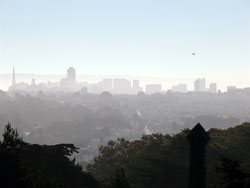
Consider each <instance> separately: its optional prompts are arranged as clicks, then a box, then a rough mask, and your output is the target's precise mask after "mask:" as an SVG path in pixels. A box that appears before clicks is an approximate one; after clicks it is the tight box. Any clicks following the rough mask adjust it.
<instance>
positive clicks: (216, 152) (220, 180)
mask: <svg viewBox="0 0 250 188" xmlns="http://www.w3.org/2000/svg"><path fill="white" fill-rule="evenodd" d="M189 132H190V130H189V129H185V130H183V131H181V132H180V133H178V134H176V135H173V136H171V135H162V134H153V135H145V136H143V137H142V138H141V139H140V140H135V141H127V140H125V139H118V140H117V141H110V142H109V143H108V145H107V146H102V147H101V148H100V154H99V156H97V157H96V158H95V160H94V162H93V164H91V165H89V166H88V170H89V171H90V172H91V173H92V174H93V175H94V176H95V177H96V178H97V179H98V180H99V181H100V182H102V184H103V186H104V187H111V186H112V185H114V182H116V183H117V182H120V184H122V183H121V182H124V184H126V185H128V186H123V187H135V188H144V187H148V188H150V187H152V188H161V187H162V188H163V187H169V188H184V187H187V184H188V182H187V181H188V164H189V144H188V142H187V140H186V136H187V134H188V133H189ZM208 133H209V136H210V141H209V143H208V146H207V158H206V162H207V187H209V188H210V187H211V188H212V187H220V188H222V187H237V185H242V184H243V185H244V186H242V187H249V184H248V185H247V182H249V176H248V174H249V172H250V147H249V143H250V123H244V124H242V125H239V126H236V127H234V128H228V129H226V130H222V129H210V130H209V131H208ZM230 181H232V183H231V184H234V185H235V186H231V184H230ZM128 182H129V183H128ZM235 182H236V183H235ZM237 183H238V184H237ZM229 184H230V185H229Z"/></svg>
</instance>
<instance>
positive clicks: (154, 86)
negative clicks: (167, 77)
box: [146, 84, 161, 94]
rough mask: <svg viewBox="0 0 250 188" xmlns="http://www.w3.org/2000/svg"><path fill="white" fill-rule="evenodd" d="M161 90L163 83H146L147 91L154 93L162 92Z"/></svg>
mask: <svg viewBox="0 0 250 188" xmlns="http://www.w3.org/2000/svg"><path fill="white" fill-rule="evenodd" d="M160 92H161V84H148V85H146V93H147V94H153V93H160Z"/></svg>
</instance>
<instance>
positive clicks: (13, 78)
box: [12, 67, 16, 86]
mask: <svg viewBox="0 0 250 188" xmlns="http://www.w3.org/2000/svg"><path fill="white" fill-rule="evenodd" d="M14 85H16V73H15V67H13V72H12V86H14Z"/></svg>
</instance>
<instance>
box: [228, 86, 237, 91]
mask: <svg viewBox="0 0 250 188" xmlns="http://www.w3.org/2000/svg"><path fill="white" fill-rule="evenodd" d="M236 89H237V87H236V86H227V91H233V90H236Z"/></svg>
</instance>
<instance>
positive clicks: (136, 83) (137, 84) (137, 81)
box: [133, 80, 140, 89]
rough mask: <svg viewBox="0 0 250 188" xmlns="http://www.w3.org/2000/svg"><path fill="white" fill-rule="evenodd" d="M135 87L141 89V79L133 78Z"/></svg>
mask: <svg viewBox="0 0 250 188" xmlns="http://www.w3.org/2000/svg"><path fill="white" fill-rule="evenodd" d="M133 88H134V89H139V88H140V82H139V80H133Z"/></svg>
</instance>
